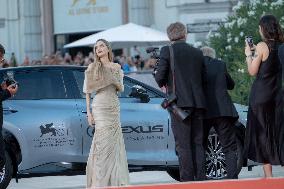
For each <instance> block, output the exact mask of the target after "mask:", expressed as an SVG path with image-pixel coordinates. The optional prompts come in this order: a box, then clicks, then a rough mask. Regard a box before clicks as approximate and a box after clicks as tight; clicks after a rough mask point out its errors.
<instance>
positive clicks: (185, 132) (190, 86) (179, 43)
mask: <svg viewBox="0 0 284 189" xmlns="http://www.w3.org/2000/svg"><path fill="white" fill-rule="evenodd" d="M167 34H168V37H169V39H170V40H171V45H170V46H164V47H162V49H161V52H160V61H159V63H158V64H157V68H156V72H155V73H154V77H155V79H156V82H157V83H158V85H159V87H166V89H167V98H166V99H165V100H164V102H163V103H162V106H163V108H167V109H168V110H169V112H170V115H171V122H172V130H173V133H174V137H175V143H176V150H177V153H178V159H179V165H180V180H181V181H194V180H205V167H204V165H205V152H204V148H203V114H204V110H205V107H206V105H205V97H204V91H203V77H204V76H203V73H204V72H205V70H204V57H203V54H202V52H201V51H200V50H198V49H196V48H194V47H192V46H190V45H189V44H187V43H186V36H187V32H186V28H185V26H184V25H183V24H182V23H180V22H176V23H173V24H171V25H170V26H169V27H168V28H167Z"/></svg>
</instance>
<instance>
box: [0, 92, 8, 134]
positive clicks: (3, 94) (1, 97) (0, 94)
mask: <svg viewBox="0 0 284 189" xmlns="http://www.w3.org/2000/svg"><path fill="white" fill-rule="evenodd" d="M10 97H11V94H10V92H9V91H8V90H7V89H6V90H2V88H1V86H0V111H1V113H0V127H1V128H2V125H3V105H2V102H3V101H4V100H6V99H8V98H10Z"/></svg>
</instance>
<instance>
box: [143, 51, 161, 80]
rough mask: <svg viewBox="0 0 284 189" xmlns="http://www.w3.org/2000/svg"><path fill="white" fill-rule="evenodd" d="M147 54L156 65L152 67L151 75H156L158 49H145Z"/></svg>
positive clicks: (158, 58) (158, 60)
mask: <svg viewBox="0 0 284 189" xmlns="http://www.w3.org/2000/svg"><path fill="white" fill-rule="evenodd" d="M146 52H147V54H150V57H151V58H153V59H155V60H156V64H155V66H154V70H153V72H152V74H153V75H155V74H156V73H157V67H158V64H159V62H160V55H159V48H158V47H149V48H147V49H146Z"/></svg>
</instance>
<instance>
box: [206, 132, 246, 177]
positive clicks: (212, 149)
mask: <svg viewBox="0 0 284 189" xmlns="http://www.w3.org/2000/svg"><path fill="white" fill-rule="evenodd" d="M207 142H208V145H207V149H206V152H205V153H206V177H207V179H214V180H219V179H224V178H226V176H227V171H226V163H225V154H224V153H223V151H222V147H221V143H220V141H219V138H218V135H217V134H216V133H215V131H214V130H213V132H210V134H209V136H208V141H207ZM236 142H237V154H238V155H237V158H238V162H237V173H239V172H240V171H241V169H242V167H243V145H242V143H241V141H240V139H238V138H237V139H236Z"/></svg>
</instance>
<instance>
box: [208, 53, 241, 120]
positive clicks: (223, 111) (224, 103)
mask: <svg viewBox="0 0 284 189" xmlns="http://www.w3.org/2000/svg"><path fill="white" fill-rule="evenodd" d="M205 67H206V85H205V96H206V100H207V112H206V118H217V117H234V118H238V113H237V111H236V108H235V106H234V104H233V102H232V100H231V97H230V95H229V93H228V91H227V90H232V89H234V87H235V82H234V80H233V79H232V78H231V76H230V75H229V74H228V72H227V68H226V64H225V63H224V62H222V61H220V60H217V59H212V58H209V57H205Z"/></svg>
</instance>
